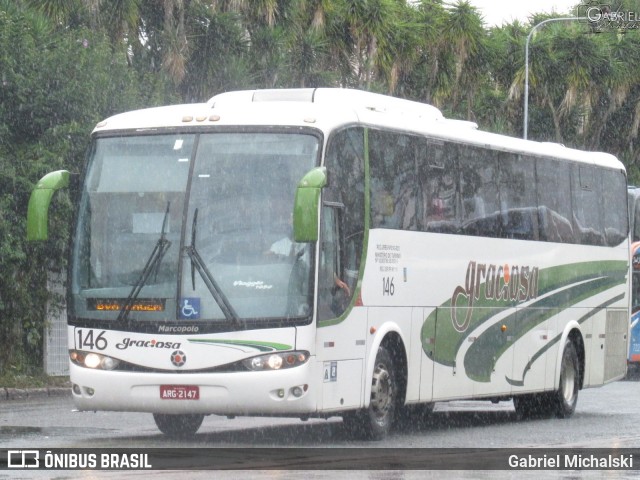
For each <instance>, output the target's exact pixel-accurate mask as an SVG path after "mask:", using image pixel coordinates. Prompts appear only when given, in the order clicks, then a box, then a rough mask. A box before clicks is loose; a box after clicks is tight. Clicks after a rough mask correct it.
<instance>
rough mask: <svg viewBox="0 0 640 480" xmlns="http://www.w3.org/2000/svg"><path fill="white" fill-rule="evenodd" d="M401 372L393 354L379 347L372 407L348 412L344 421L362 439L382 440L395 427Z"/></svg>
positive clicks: (374, 372) (372, 385)
mask: <svg viewBox="0 0 640 480" xmlns="http://www.w3.org/2000/svg"><path fill="white" fill-rule="evenodd" d="M399 390H400V388H399V383H398V374H397V371H396V365H395V362H394V361H393V356H392V355H391V353H389V351H388V350H387V349H386V348H385V347H384V346H380V347H379V348H378V353H377V354H376V362H375V366H374V368H373V376H372V378H371V399H370V401H369V407H368V408H366V409H363V410H358V411H355V412H346V413H345V415H344V416H343V423H344V426H345V428H346V429H347V431H348V432H349V433H350V434H352V435H354V436H357V437H359V438H364V439H369V440H380V439H382V438H384V437H385V436H386V435H387V434H388V433H389V432H390V430H391V427H392V426H393V423H394V420H395V416H396V412H397V409H398V393H399Z"/></svg>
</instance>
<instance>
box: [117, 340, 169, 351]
mask: <svg viewBox="0 0 640 480" xmlns="http://www.w3.org/2000/svg"><path fill="white" fill-rule="evenodd" d="M130 347H138V348H173V349H178V348H180V342H159V341H157V340H155V339H153V340H136V339H135V338H125V339H123V340H122V342H120V343H117V344H116V348H118V350H126V349H127V348H130Z"/></svg>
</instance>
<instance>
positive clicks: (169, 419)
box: [153, 413, 204, 437]
mask: <svg viewBox="0 0 640 480" xmlns="http://www.w3.org/2000/svg"><path fill="white" fill-rule="evenodd" d="M153 419H154V420H155V422H156V425H157V426H158V429H159V430H160V431H161V432H162V433H164V434H165V435H172V436H182V437H185V436H191V435H194V434H195V433H196V432H197V431H198V429H199V428H200V425H202V421H203V420H204V415H201V414H179V415H171V414H165V413H154V414H153Z"/></svg>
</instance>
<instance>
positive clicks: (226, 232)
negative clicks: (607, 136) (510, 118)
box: [28, 88, 630, 438]
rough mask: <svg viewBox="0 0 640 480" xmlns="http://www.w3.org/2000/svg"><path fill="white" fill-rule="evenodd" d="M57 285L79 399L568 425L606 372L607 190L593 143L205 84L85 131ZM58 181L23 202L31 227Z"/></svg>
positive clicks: (312, 94) (623, 321)
mask: <svg viewBox="0 0 640 480" xmlns="http://www.w3.org/2000/svg"><path fill="white" fill-rule="evenodd" d="M92 139H93V142H92V147H91V149H90V152H89V154H88V160H87V165H86V170H85V172H84V173H83V180H82V182H81V185H82V188H81V193H80V200H79V208H78V215H77V223H76V226H75V230H74V231H75V234H74V235H73V247H72V259H71V266H70V272H69V285H68V324H69V327H68V341H69V356H70V362H71V363H70V376H71V382H72V385H73V388H72V390H73V398H74V400H75V404H76V405H77V408H78V409H80V410H116V411H136V412H151V413H153V416H154V418H155V422H156V424H157V426H158V427H159V429H160V430H161V431H162V432H164V433H167V434H174V433H179V432H186V433H195V432H196V431H197V429H198V428H199V427H200V425H201V423H202V420H203V417H204V416H205V415H209V414H216V415H226V416H230V417H232V416H238V415H276V416H289V417H300V418H302V419H306V418H309V417H330V416H342V417H343V419H344V422H345V424H347V425H348V426H349V428H352V429H353V431H355V432H358V433H359V434H361V435H362V436H364V437H373V438H379V437H382V436H384V435H385V434H386V433H387V432H388V431H389V429H390V428H391V427H392V425H393V424H394V423H395V421H396V420H397V419H398V418H399V416H400V415H401V414H403V413H404V412H405V411H407V410H413V411H415V410H417V411H422V412H423V413H424V412H426V411H428V410H429V408H430V406H432V405H433V403H434V402H439V401H450V400H457V399H484V400H488V399H489V400H492V401H502V400H505V401H507V400H511V399H513V401H514V404H515V408H516V411H517V412H518V413H519V414H520V415H523V416H527V415H532V414H537V413H544V414H548V415H556V416H559V417H568V416H570V415H571V414H572V413H573V411H574V409H575V407H576V401H577V397H578V391H579V390H580V389H582V388H586V387H594V386H600V385H603V384H604V383H607V382H609V381H612V380H616V379H619V378H622V377H623V376H624V375H625V373H626V358H627V341H628V340H627V335H628V330H629V315H630V308H629V293H630V287H629V281H630V280H629V251H630V250H629V249H630V246H629V240H628V215H627V201H626V198H627V197H626V195H627V190H626V188H627V185H626V174H625V169H624V167H623V165H622V164H621V163H620V162H619V161H618V160H616V158H614V157H613V156H611V155H608V154H604V153H587V152H581V151H577V150H572V149H569V148H565V147H563V146H561V145H557V144H548V143H538V142H532V141H524V140H520V139H516V138H510V137H505V136H501V135H496V134H490V133H486V132H482V131H479V130H477V128H476V126H475V124H471V123H470V122H461V121H453V120H447V119H445V118H444V117H443V116H442V114H441V113H440V111H439V110H437V109H436V108H434V107H432V106H429V105H424V104H421V103H417V102H411V101H406V100H400V99H397V98H392V97H387V96H384V95H378V94H373V93H367V92H362V91H355V90H348V89H330V88H329V89H322V88H319V89H294V90H286V89H283V90H256V91H239V92H231V93H224V94H221V95H217V96H215V97H213V98H212V99H211V100H209V102H207V103H205V104H194V105H182V106H172V107H163V108H153V109H147V110H141V111H134V112H129V113H124V114H121V115H116V116H114V117H112V118H109V119H107V120H105V121H103V122H101V123H99V124H98V125H97V126H96V128H95V130H94V131H93V134H92ZM69 175H70V174H69V173H68V172H66V171H58V172H53V173H51V174H49V175H47V176H45V177H44V178H43V179H42V180H41V181H40V183H39V184H38V185H37V187H36V188H35V189H34V191H33V193H32V198H31V200H30V204H29V218H28V238H30V239H31V240H38V239H45V238H46V237H47V215H48V214H47V210H48V206H49V202H50V200H51V196H52V195H53V193H54V192H55V191H56V190H57V189H59V188H62V187H65V186H67V184H68V183H69Z"/></svg>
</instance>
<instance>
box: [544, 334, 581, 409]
mask: <svg viewBox="0 0 640 480" xmlns="http://www.w3.org/2000/svg"><path fill="white" fill-rule="evenodd" d="M579 390H580V363H579V361H578V353H577V352H576V347H575V345H574V344H573V342H572V341H571V340H567V341H566V343H565V345H564V350H563V352H562V361H561V363H560V383H559V386H558V389H557V390H556V391H555V392H553V394H552V397H551V399H552V405H553V406H554V410H555V411H554V413H555V415H556V417H558V418H568V417H570V416H571V415H573V412H575V410H576V404H577V403H578V391H579Z"/></svg>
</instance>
